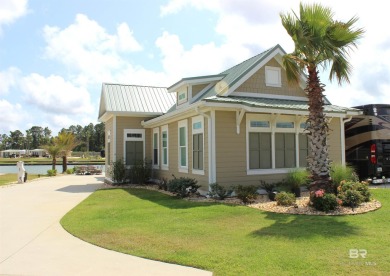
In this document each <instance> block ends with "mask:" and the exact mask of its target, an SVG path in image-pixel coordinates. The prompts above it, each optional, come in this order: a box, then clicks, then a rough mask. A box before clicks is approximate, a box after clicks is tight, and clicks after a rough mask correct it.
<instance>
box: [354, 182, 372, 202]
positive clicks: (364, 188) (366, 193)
mask: <svg viewBox="0 0 390 276" xmlns="http://www.w3.org/2000/svg"><path fill="white" fill-rule="evenodd" d="M355 189H356V191H358V192H359V193H360V194H361V195H362V197H363V201H364V202H369V201H370V200H371V192H370V190H369V189H368V183H366V182H360V183H356V187H355Z"/></svg>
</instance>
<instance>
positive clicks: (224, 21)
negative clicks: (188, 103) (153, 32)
mask: <svg viewBox="0 0 390 276" xmlns="http://www.w3.org/2000/svg"><path fill="white" fill-rule="evenodd" d="M313 2H315V3H321V4H323V5H324V6H328V7H330V8H331V9H332V10H333V11H334V16H335V17H334V18H335V19H337V20H342V21H346V20H349V19H350V18H352V17H353V16H355V15H357V16H358V17H359V21H358V23H357V27H363V28H364V29H365V30H366V33H365V36H364V38H363V39H362V40H361V41H359V42H358V49H357V50H355V51H354V52H351V56H350V62H351V64H352V66H353V68H354V70H353V72H352V75H351V83H350V84H348V83H344V84H343V85H342V86H341V87H339V86H338V85H337V84H333V83H330V82H329V81H328V75H327V74H328V72H325V73H324V74H322V77H321V80H322V81H323V82H324V83H325V84H326V85H327V87H326V91H325V93H326V94H327V96H328V98H329V99H330V101H331V102H332V103H333V104H336V105H345V106H353V105H360V104H368V103H376V102H378V101H383V102H384V103H389V100H388V97H385V94H386V93H387V94H388V92H387V91H385V89H386V88H388V87H389V85H390V70H389V69H388V64H387V63H386V62H387V61H388V60H389V59H390V32H389V30H388V29H386V28H381V27H378V26H383V23H384V21H383V19H384V18H386V17H387V10H386V9H378V6H382V4H381V2H380V1H379V0H373V1H372V2H370V5H367V3H364V2H354V5H352V6H351V3H350V2H348V1H339V0H319V1H318V0H308V1H305V3H313ZM299 3H300V1H299V0H292V1H288V2H287V1H268V0H260V1H259V0H243V1H235V0H215V1H207V0H185V1H184V0H183V1H181V0H171V1H169V2H168V3H167V4H166V5H163V6H161V7H160V15H161V16H169V15H172V16H174V14H177V13H179V12H180V11H181V10H183V9H185V8H187V7H191V8H195V9H198V10H206V11H209V12H212V13H214V14H216V15H217V17H218V20H217V24H216V25H215V26H214V28H215V32H216V33H217V34H219V35H221V36H222V37H223V38H224V42H223V44H221V45H214V44H213V43H211V42H210V43H207V44H204V45H195V46H192V47H191V48H190V49H185V50H184V47H183V45H181V42H180V38H179V37H177V38H172V37H170V36H174V34H170V35H167V34H165V35H163V36H162V37H160V38H159V41H158V43H157V45H158V47H160V48H161V50H162V53H163V64H164V68H165V69H166V70H168V71H169V72H170V71H173V70H174V68H175V64H178V65H176V66H178V67H180V70H182V71H184V72H188V73H189V75H191V76H194V75H196V74H191V69H190V68H188V69H186V68H185V66H183V65H181V64H180V63H181V61H184V62H182V63H185V64H191V67H192V68H194V70H193V72H194V73H197V72H198V71H199V68H200V66H199V64H200V60H202V57H201V56H200V55H199V54H200V52H201V51H200V49H203V50H204V51H203V57H204V58H205V60H210V61H211V64H212V65H214V64H213V62H214V61H217V62H219V63H220V64H228V66H227V67H225V68H224V69H227V68H228V67H229V66H231V65H234V64H235V63H234V62H235V61H237V60H238V62H240V61H242V60H244V59H245V58H248V57H250V56H253V55H255V54H258V53H260V51H262V50H264V49H267V48H270V47H272V46H274V45H276V44H280V45H281V46H282V47H283V48H284V49H285V50H286V51H287V52H291V51H293V47H294V45H293V43H292V40H291V38H290V37H289V36H288V34H287V32H286V31H285V30H284V28H283V26H282V24H281V22H280V16H279V15H280V12H283V13H286V12H288V13H290V12H291V11H292V10H293V11H296V12H299ZM164 40H165V42H162V41H164ZM169 46H170V47H172V48H173V49H179V50H180V51H179V52H176V53H174V51H171V52H170V51H169V49H168V50H166V51H164V49H166V48H168V47H169ZM180 47H181V48H180ZM224 49H226V51H224ZM233 49H235V51H234V50H233ZM219 54H220V55H224V57H223V56H221V57H218V55H219ZM228 59H229V60H230V61H229V60H228ZM188 62H193V63H188ZM193 64H194V66H192V65H193ZM208 64H210V63H208V62H207V66H205V69H204V70H210V71H211V70H212V69H213V68H209V66H208ZM182 67H184V68H182ZM214 69H215V68H214ZM217 72H218V71H212V72H207V73H217Z"/></svg>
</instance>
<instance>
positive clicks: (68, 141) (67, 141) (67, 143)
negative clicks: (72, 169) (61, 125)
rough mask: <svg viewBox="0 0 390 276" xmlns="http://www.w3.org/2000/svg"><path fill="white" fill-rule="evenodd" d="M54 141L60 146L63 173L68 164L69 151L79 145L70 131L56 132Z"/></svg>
mask: <svg viewBox="0 0 390 276" xmlns="http://www.w3.org/2000/svg"><path fill="white" fill-rule="evenodd" d="M56 143H57V144H58V145H59V146H60V147H61V148H62V151H61V155H62V173H65V172H66V170H67V166H68V161H67V157H68V155H69V153H70V152H71V151H72V150H73V149H74V148H75V147H77V146H78V145H79V142H78V141H77V140H76V136H75V135H74V134H73V133H72V132H66V131H62V132H60V133H59V134H58V137H57V139H56Z"/></svg>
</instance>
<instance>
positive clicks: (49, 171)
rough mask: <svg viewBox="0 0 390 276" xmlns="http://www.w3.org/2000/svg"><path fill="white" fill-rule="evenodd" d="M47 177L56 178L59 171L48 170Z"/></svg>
mask: <svg viewBox="0 0 390 276" xmlns="http://www.w3.org/2000/svg"><path fill="white" fill-rule="evenodd" d="M47 175H48V176H56V175H57V170H47Z"/></svg>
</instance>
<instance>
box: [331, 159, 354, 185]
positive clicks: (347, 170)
mask: <svg viewBox="0 0 390 276" xmlns="http://www.w3.org/2000/svg"><path fill="white" fill-rule="evenodd" d="M330 177H331V179H332V182H333V183H334V184H335V185H336V186H338V185H340V182H341V181H343V180H346V181H355V182H356V181H359V178H358V176H357V174H356V172H355V170H354V168H352V167H350V166H345V165H341V164H332V165H331V167H330Z"/></svg>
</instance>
